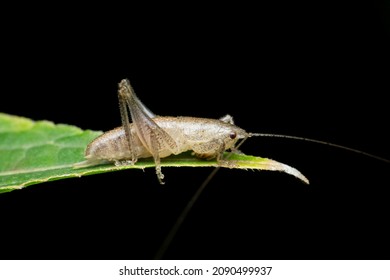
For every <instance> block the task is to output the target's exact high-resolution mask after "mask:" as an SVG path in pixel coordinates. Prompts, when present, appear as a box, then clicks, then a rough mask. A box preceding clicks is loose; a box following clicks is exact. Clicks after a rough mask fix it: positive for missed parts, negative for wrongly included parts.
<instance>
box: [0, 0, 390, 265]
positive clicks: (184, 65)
mask: <svg viewBox="0 0 390 280" xmlns="http://www.w3.org/2000/svg"><path fill="white" fill-rule="evenodd" d="M33 9H39V7H37V6H34V7H26V6H24V7H23V8H21V7H18V8H17V9H15V10H12V11H11V10H10V11H6V14H8V16H9V18H8V19H5V18H4V19H3V21H4V22H3V23H2V37H3V38H2V51H1V61H2V62H1V66H0V67H1V73H2V76H1V78H0V79H1V83H0V92H1V101H0V111H1V112H6V113H9V114H15V115H21V116H26V117H29V118H32V119H35V120H41V119H46V120H51V121H53V122H55V123H67V124H73V125H76V126H79V127H81V128H84V129H87V128H88V129H94V130H103V131H106V130H109V129H112V128H114V127H116V126H119V125H120V115H119V108H118V101H117V96H116V90H117V83H118V82H119V81H120V80H121V79H122V78H129V79H130V80H131V82H132V84H133V87H134V88H135V90H136V92H137V93H138V96H139V97H140V98H141V100H142V101H143V102H144V103H145V104H146V105H147V106H148V107H149V108H150V109H151V110H152V111H153V112H155V113H156V114H159V115H173V116H179V115H188V116H199V117H209V118H218V117H221V116H223V115H225V114H227V113H229V114H231V115H232V116H234V118H235V121H236V124H237V125H238V126H240V127H242V128H244V129H246V130H247V131H251V132H268V133H278V134H287V135H296V136H302V137H308V138H315V139H320V140H324V141H329V142H333V143H338V144H341V145H345V146H348V147H352V148H356V149H359V150H363V151H366V152H369V153H373V154H377V155H380V156H382V157H385V158H390V153H389V148H388V144H389V136H388V130H389V125H388V121H389V111H388V109H389V105H388V101H387V95H388V94H389V89H390V86H389V77H390V76H389V62H390V59H389V58H390V57H389V47H390V39H389V37H390V29H389V18H388V16H387V12H388V10H389V5H388V4H387V3H385V2H384V1H383V2H377V3H373V2H371V1H362V2H355V1H354V2H353V3H347V2H343V1H335V2H320V3H318V4H313V3H311V2H289V3H283V2H273V4H257V5H256V6H246V5H245V4H237V3H236V4H226V3H225V4H221V5H220V6H213V7H211V6H210V5H204V6H202V5H200V4H198V6H196V5H195V4H194V6H180V5H173V6H166V5H162V6H154V5H151V6H149V7H146V8H139V7H137V8H136V7H120V6H118V7H116V8H115V9H113V10H109V9H108V8H107V9H106V7H97V6H90V7H88V8H87V9H83V8H82V7H65V6H64V7H44V10H41V12H40V13H36V12H33ZM242 150H243V151H244V152H245V153H247V154H253V155H258V156H264V157H269V158H272V159H275V160H278V161H280V162H283V163H287V164H289V165H291V166H294V167H296V168H297V169H299V170H300V171H301V172H302V173H304V174H305V175H306V176H307V177H308V178H309V179H310V181H311V185H309V186H307V185H304V184H303V183H301V182H299V181H298V180H297V179H295V178H294V177H292V176H289V175H285V174H282V173H275V172H265V171H264V172H252V171H239V170H226V169H224V170H220V172H219V173H218V174H217V176H216V177H215V178H214V179H213V180H212V182H211V183H210V185H209V186H208V187H207V188H206V190H205V192H204V193H203V195H202V196H201V197H200V199H199V200H198V201H197V203H196V205H195V206H194V208H193V209H192V211H191V212H190V214H189V216H188V217H187V219H186V221H185V222H184V224H183V227H182V228H181V229H180V231H179V232H178V235H177V237H176V238H175V239H174V241H173V243H172V244H171V246H170V248H169V249H168V251H167V252H166V254H165V258H170V259H215V258H216V259H381V258H385V259H389V252H390V250H389V249H390V241H389V230H388V229H387V226H388V217H389V211H390V210H389V202H388V197H389V190H388V189H389V182H388V179H389V178H388V175H389V164H386V163H383V162H380V161H377V160H374V159H371V158H368V157H365V156H362V155H358V154H354V153H351V152H348V151H344V150H340V149H336V148H331V147H327V146H321V145H318V144H312V143H307V142H299V141H294V140H285V139H274V138H252V139H249V140H248V141H247V142H246V143H245V145H244V146H243V147H242ZM0 160H1V159H0ZM210 172H211V169H193V168H164V169H163V173H164V174H165V176H166V180H165V181H166V185H164V186H161V185H159V184H158V181H157V178H156V176H155V174H154V170H152V169H148V170H145V172H142V171H139V170H134V171H124V172H115V173H111V174H101V175H95V176H90V177H83V178H77V179H67V180H62V181H56V182H50V183H45V184H40V185H36V186H31V187H28V188H26V189H23V190H20V191H13V192H11V193H7V194H2V195H1V196H0V212H1V222H0V232H1V236H2V242H1V249H0V258H1V259H26V258H27V259H150V258H153V256H154V254H155V253H156V252H157V249H158V248H159V246H160V244H161V242H162V240H163V239H164V237H165V236H166V234H167V232H168V231H169V229H170V228H171V227H172V225H173V223H174V222H175V220H176V218H177V217H178V215H179V214H180V212H181V210H182V209H183V208H184V207H185V205H186V203H187V202H188V200H189V199H190V197H191V196H192V194H193V193H194V192H195V191H196V189H197V188H198V187H199V185H200V184H201V183H202V181H203V180H204V179H205V178H206V177H207V175H208V174H209V173H210Z"/></svg>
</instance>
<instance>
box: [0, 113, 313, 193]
mask: <svg viewBox="0 0 390 280" xmlns="http://www.w3.org/2000/svg"><path fill="white" fill-rule="evenodd" d="M101 133H102V132H99V131H91V130H82V129H80V128H78V127H75V126H71V125H65V124H53V123H52V122H49V121H32V120H30V119H27V118H23V117H18V116H13V115H8V114H4V113H0V193H5V192H9V191H12V190H15V189H21V188H23V187H26V186H29V185H34V184H38V183H42V182H47V181H54V180H59V179H65V178H71V177H81V176H84V175H92V174H98V173H104V172H111V171H116V170H123V169H131V168H138V169H143V168H146V167H154V162H153V159H142V160H139V162H137V163H136V164H135V165H133V166H131V165H129V166H114V165H112V164H108V165H99V166H92V167H88V168H82V169H74V168H73V165H74V164H75V163H78V162H81V161H83V160H84V150H85V148H86V146H87V145H88V143H90V142H91V141H92V140H93V139H94V138H96V137H97V136H99V135H100V134H101ZM161 166H163V167H184V166H187V167H213V166H218V164H217V162H216V161H205V160H200V159H197V158H195V157H193V156H191V153H183V154H180V155H178V156H172V157H167V158H164V159H162V161H161ZM220 166H222V167H228V168H238V169H259V170H277V171H282V172H286V173H288V174H291V175H294V176H296V177H297V178H299V179H301V180H302V181H304V182H306V183H308V180H307V179H306V178H305V177H304V176H303V175H302V174H301V173H300V172H299V171H298V170H296V169H295V168H292V167H290V166H287V165H285V164H282V163H279V162H276V161H273V160H270V159H265V158H260V157H253V156H247V155H241V154H234V155H232V156H231V157H229V160H228V161H224V162H222V163H221V164H220ZM129 176H131V174H129ZM173 179H174V178H172V180H173Z"/></svg>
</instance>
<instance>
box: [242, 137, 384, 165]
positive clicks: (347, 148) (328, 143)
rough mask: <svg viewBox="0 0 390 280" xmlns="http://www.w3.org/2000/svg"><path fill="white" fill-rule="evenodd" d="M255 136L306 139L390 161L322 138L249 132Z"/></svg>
mask: <svg viewBox="0 0 390 280" xmlns="http://www.w3.org/2000/svg"><path fill="white" fill-rule="evenodd" d="M253 136H260V137H275V138H285V139H294V140H301V141H306V142H312V143H317V144H322V145H327V146H330V147H335V148H338V149H343V150H346V151H350V152H354V153H357V154H360V155H364V156H367V157H371V158H374V159H377V160H380V161H383V162H386V163H390V160H388V159H386V158H383V157H380V156H377V155H373V154H370V153H366V152H363V151H360V150H357V149H353V148H349V147H346V146H342V145H338V144H333V143H330V142H325V141H321V140H316V139H311V138H305V137H298V136H291V135H283V134H271V133H249V137H253Z"/></svg>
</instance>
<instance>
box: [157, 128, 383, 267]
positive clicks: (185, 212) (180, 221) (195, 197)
mask: <svg viewBox="0 0 390 280" xmlns="http://www.w3.org/2000/svg"><path fill="white" fill-rule="evenodd" d="M257 136H260V137H275V138H285V139H293V140H300V141H307V142H312V143H317V144H321V145H327V146H330V147H335V148H339V149H343V150H347V151H350V152H354V153H357V154H361V155H364V156H367V157H370V158H374V159H377V160H380V161H383V162H386V163H390V160H388V159H386V158H383V157H380V156H377V155H373V154H370V153H366V152H363V151H360V150H357V149H353V148H349V147H346V146H342V145H338V144H333V143H330V142H326V141H321V140H316V139H311V138H305V137H298V136H291V135H283V134H271V133H248V137H257ZM248 137H246V138H244V139H243V140H242V141H241V142H240V143H239V144H238V145H237V147H235V150H237V149H238V148H239V147H240V146H241V145H242V144H243V143H244V142H245V140H246V139H248ZM229 157H230V154H229V155H228V156H227V157H226V158H225V159H228V158H229ZM219 169H220V167H216V168H215V169H214V170H213V171H212V172H211V173H210V175H209V176H207V178H206V179H205V180H204V181H203V183H202V184H201V185H200V187H199V189H198V190H197V191H196V192H195V194H194V195H193V196H192V198H191V199H190V201H189V202H188V204H187V205H186V207H185V208H184V209H183V211H182V212H181V214H180V216H179V217H178V218H177V220H176V222H175V224H174V225H173V227H172V228H171V230H170V231H169V233H168V235H167V236H166V238H165V239H164V241H163V243H162V245H161V246H160V248H159V250H158V251H157V253H156V255H155V257H154V258H155V259H156V260H159V259H161V258H162V257H163V256H164V254H165V252H166V250H167V249H168V248H169V245H170V244H171V242H172V240H173V238H174V237H175V236H176V233H177V231H178V230H179V229H180V227H181V225H182V224H183V222H184V220H185V218H186V217H187V215H188V213H189V212H190V210H191V208H192V207H193V206H194V204H195V202H196V201H197V200H198V198H199V196H200V195H201V194H202V192H203V190H204V189H205V188H206V186H207V185H208V184H209V183H210V181H211V179H212V178H213V177H214V176H215V174H217V172H218V170H219Z"/></svg>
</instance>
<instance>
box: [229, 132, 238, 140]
mask: <svg viewBox="0 0 390 280" xmlns="http://www.w3.org/2000/svg"><path fill="white" fill-rule="evenodd" d="M229 137H230V139H235V138H236V137H237V134H236V133H235V132H231V133H230V134H229Z"/></svg>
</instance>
